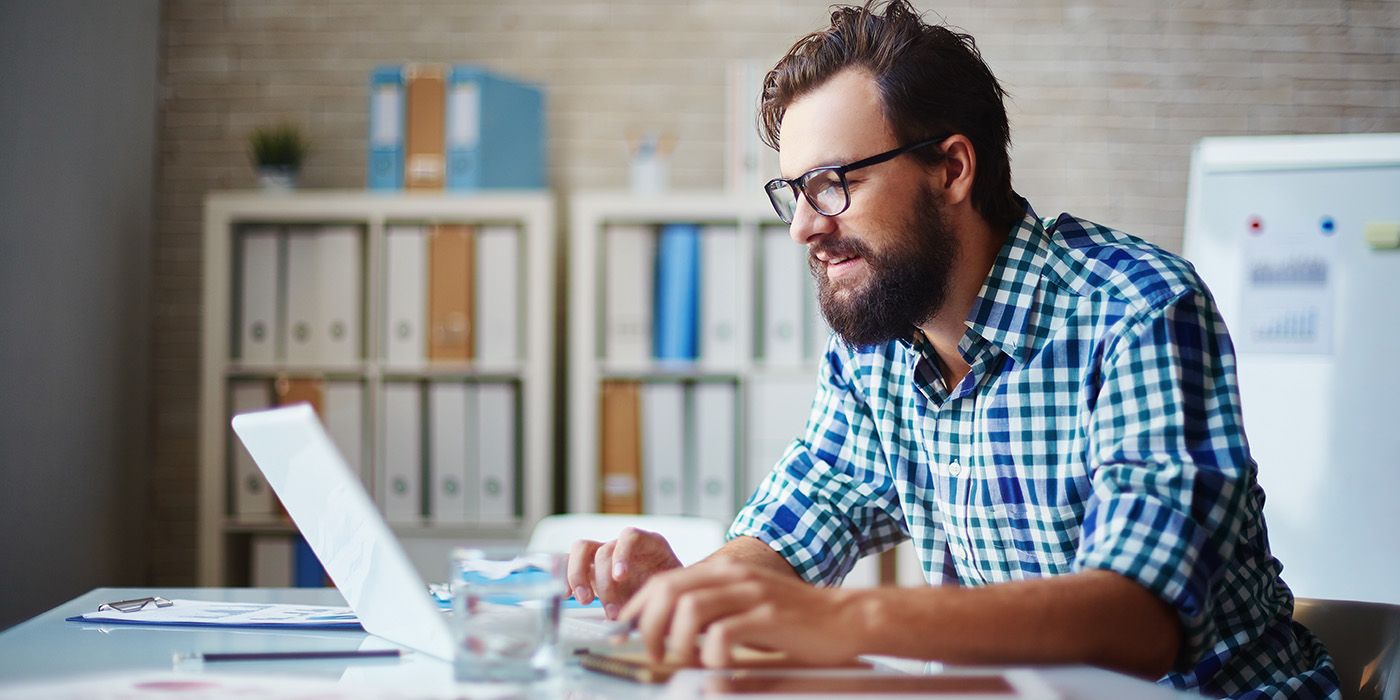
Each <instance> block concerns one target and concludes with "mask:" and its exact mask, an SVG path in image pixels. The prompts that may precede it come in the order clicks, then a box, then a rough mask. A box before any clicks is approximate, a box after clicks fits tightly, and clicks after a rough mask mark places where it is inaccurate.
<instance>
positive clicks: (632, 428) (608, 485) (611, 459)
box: [598, 382, 642, 513]
mask: <svg viewBox="0 0 1400 700" xmlns="http://www.w3.org/2000/svg"><path fill="white" fill-rule="evenodd" d="M641 394H642V392H641V386H640V385H638V384H637V383H636V382H603V386H602V393H601V397H602V421H601V424H600V425H601V430H600V434H599V437H600V440H599V445H600V447H601V449H600V450H599V456H598V464H599V465H600V469H601V476H602V478H601V480H600V483H601V484H602V493H601V494H600V496H599V505H600V510H601V511H602V512H604V513H641V512H642V484H641V480H642V434H641V412H642V396H641Z"/></svg>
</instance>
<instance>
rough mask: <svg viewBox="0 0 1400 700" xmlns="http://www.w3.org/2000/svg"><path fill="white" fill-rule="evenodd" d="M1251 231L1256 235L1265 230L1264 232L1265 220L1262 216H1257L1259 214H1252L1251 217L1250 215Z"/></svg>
mask: <svg viewBox="0 0 1400 700" xmlns="http://www.w3.org/2000/svg"><path fill="white" fill-rule="evenodd" d="M1249 232H1250V233H1252V234H1254V235H1256V236H1257V235H1259V234H1261V233H1263V232H1264V220H1263V219H1260V218H1259V217H1257V216H1251V217H1249Z"/></svg>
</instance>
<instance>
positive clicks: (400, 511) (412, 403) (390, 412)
mask: <svg viewBox="0 0 1400 700" xmlns="http://www.w3.org/2000/svg"><path fill="white" fill-rule="evenodd" d="M420 392H421V390H420V389H419V386H418V385H417V384H410V383H393V384H385V385H384V442H383V445H384V450H383V454H382V455H381V458H380V460H379V463H380V464H381V465H383V467H384V468H383V471H382V473H383V477H382V478H381V480H380V483H379V493H380V502H381V503H382V504H383V506H384V518H385V519H386V520H388V521H389V522H394V523H411V524H417V523H419V522H421V521H422V503H423V500H422V493H423V492H422V479H423V436H422V425H423V423H422V415H421V414H422V400H421V393H420Z"/></svg>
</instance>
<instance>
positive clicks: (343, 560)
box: [233, 404, 453, 660]
mask: <svg viewBox="0 0 1400 700" xmlns="http://www.w3.org/2000/svg"><path fill="white" fill-rule="evenodd" d="M233 430H234V432H235V433H238V437H239V439H240V440H242V441H243V444H244V446H246V447H247V448H248V453H249V454H251V455H252V456H253V460H254V461H256V462H257V463H258V468H260V469H262V472H263V474H264V475H265V476H266V477H267V482H268V483H269V484H271V485H272V490H273V491H274V492H276V493H277V497H278V498H280V499H281V500H282V505H283V506H285V507H286V509H287V513H288V514H289V515H291V516H292V522H295V523H296V525H297V528H298V529H300V530H301V534H302V536H303V537H305V538H306V542H307V543H308V544H310V545H311V551H313V552H315V553H316V557H317V558H318V559H320V560H321V565H322V566H324V567H325V569H326V573H327V574H328V575H330V577H331V581H333V582H335V586H336V588H338V589H339V590H340V594H341V595H343V596H345V601H346V603H348V604H349V605H350V608H351V609H353V610H354V611H355V614H356V615H358V616H359V618H360V623H361V624H362V625H364V628H365V631H366V632H369V633H370V634H373V635H377V636H380V637H383V638H384V639H387V640H389V641H391V642H394V643H396V644H401V645H403V646H406V647H408V648H410V649H414V650H416V651H420V652H423V653H424V654H428V655H430V656H435V657H437V658H440V659H445V660H451V659H452V648H453V645H452V637H451V634H450V632H449V630H448V627H447V619H446V616H445V615H444V614H443V613H442V611H441V610H440V609H439V608H438V606H437V604H436V603H434V602H433V601H432V600H431V599H430V598H429V596H428V589H427V586H426V585H424V583H423V579H422V577H420V576H419V575H418V571H417V570H416V569H414V568H413V564H411V563H410V562H409V560H408V555H406V554H405V553H404V551H403V547H401V546H399V541H398V539H396V538H395V537H394V533H393V532H391V531H390V530H389V526H388V525H386V524H385V523H384V519H383V518H381V517H380V516H379V511H378V510H377V509H376V508H375V506H374V502H373V501H371V500H370V497H369V494H368V493H366V492H365V489H364V486H363V485H362V484H361V483H360V479H359V477H357V476H356V475H355V474H354V473H353V472H352V471H351V470H350V465H349V464H347V463H346V462H345V458H344V457H342V456H341V455H340V452H339V451H338V450H337V449H336V448H335V445H334V444H332V442H331V439H330V436H329V435H327V434H326V431H325V429H324V428H322V427H321V421H320V420H318V419H317V418H316V412H315V411H313V410H312V408H311V407H310V406H309V405H307V404H298V405H295V406H289V407H286V408H279V409H275V410H271V411H261V412H258V413H246V414H243V415H240V416H235V417H234V419H233Z"/></svg>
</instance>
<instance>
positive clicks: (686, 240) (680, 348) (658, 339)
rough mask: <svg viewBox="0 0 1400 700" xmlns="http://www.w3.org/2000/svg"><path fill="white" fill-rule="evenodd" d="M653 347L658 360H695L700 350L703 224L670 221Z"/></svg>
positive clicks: (660, 260)
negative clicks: (701, 236)
mask: <svg viewBox="0 0 1400 700" xmlns="http://www.w3.org/2000/svg"><path fill="white" fill-rule="evenodd" d="M655 299H656V307H655V314H654V319H653V321H652V330H653V334H652V338H653V341H652V342H653V348H654V352H653V354H654V355H655V357H656V359H658V360H694V359H695V358H696V357H698V356H699V349H700V333H699V325H700V227H699V226H697V225H695V224H666V225H664V226H662V227H661V243H660V246H659V248H658V249H657V253H656V296H655Z"/></svg>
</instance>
